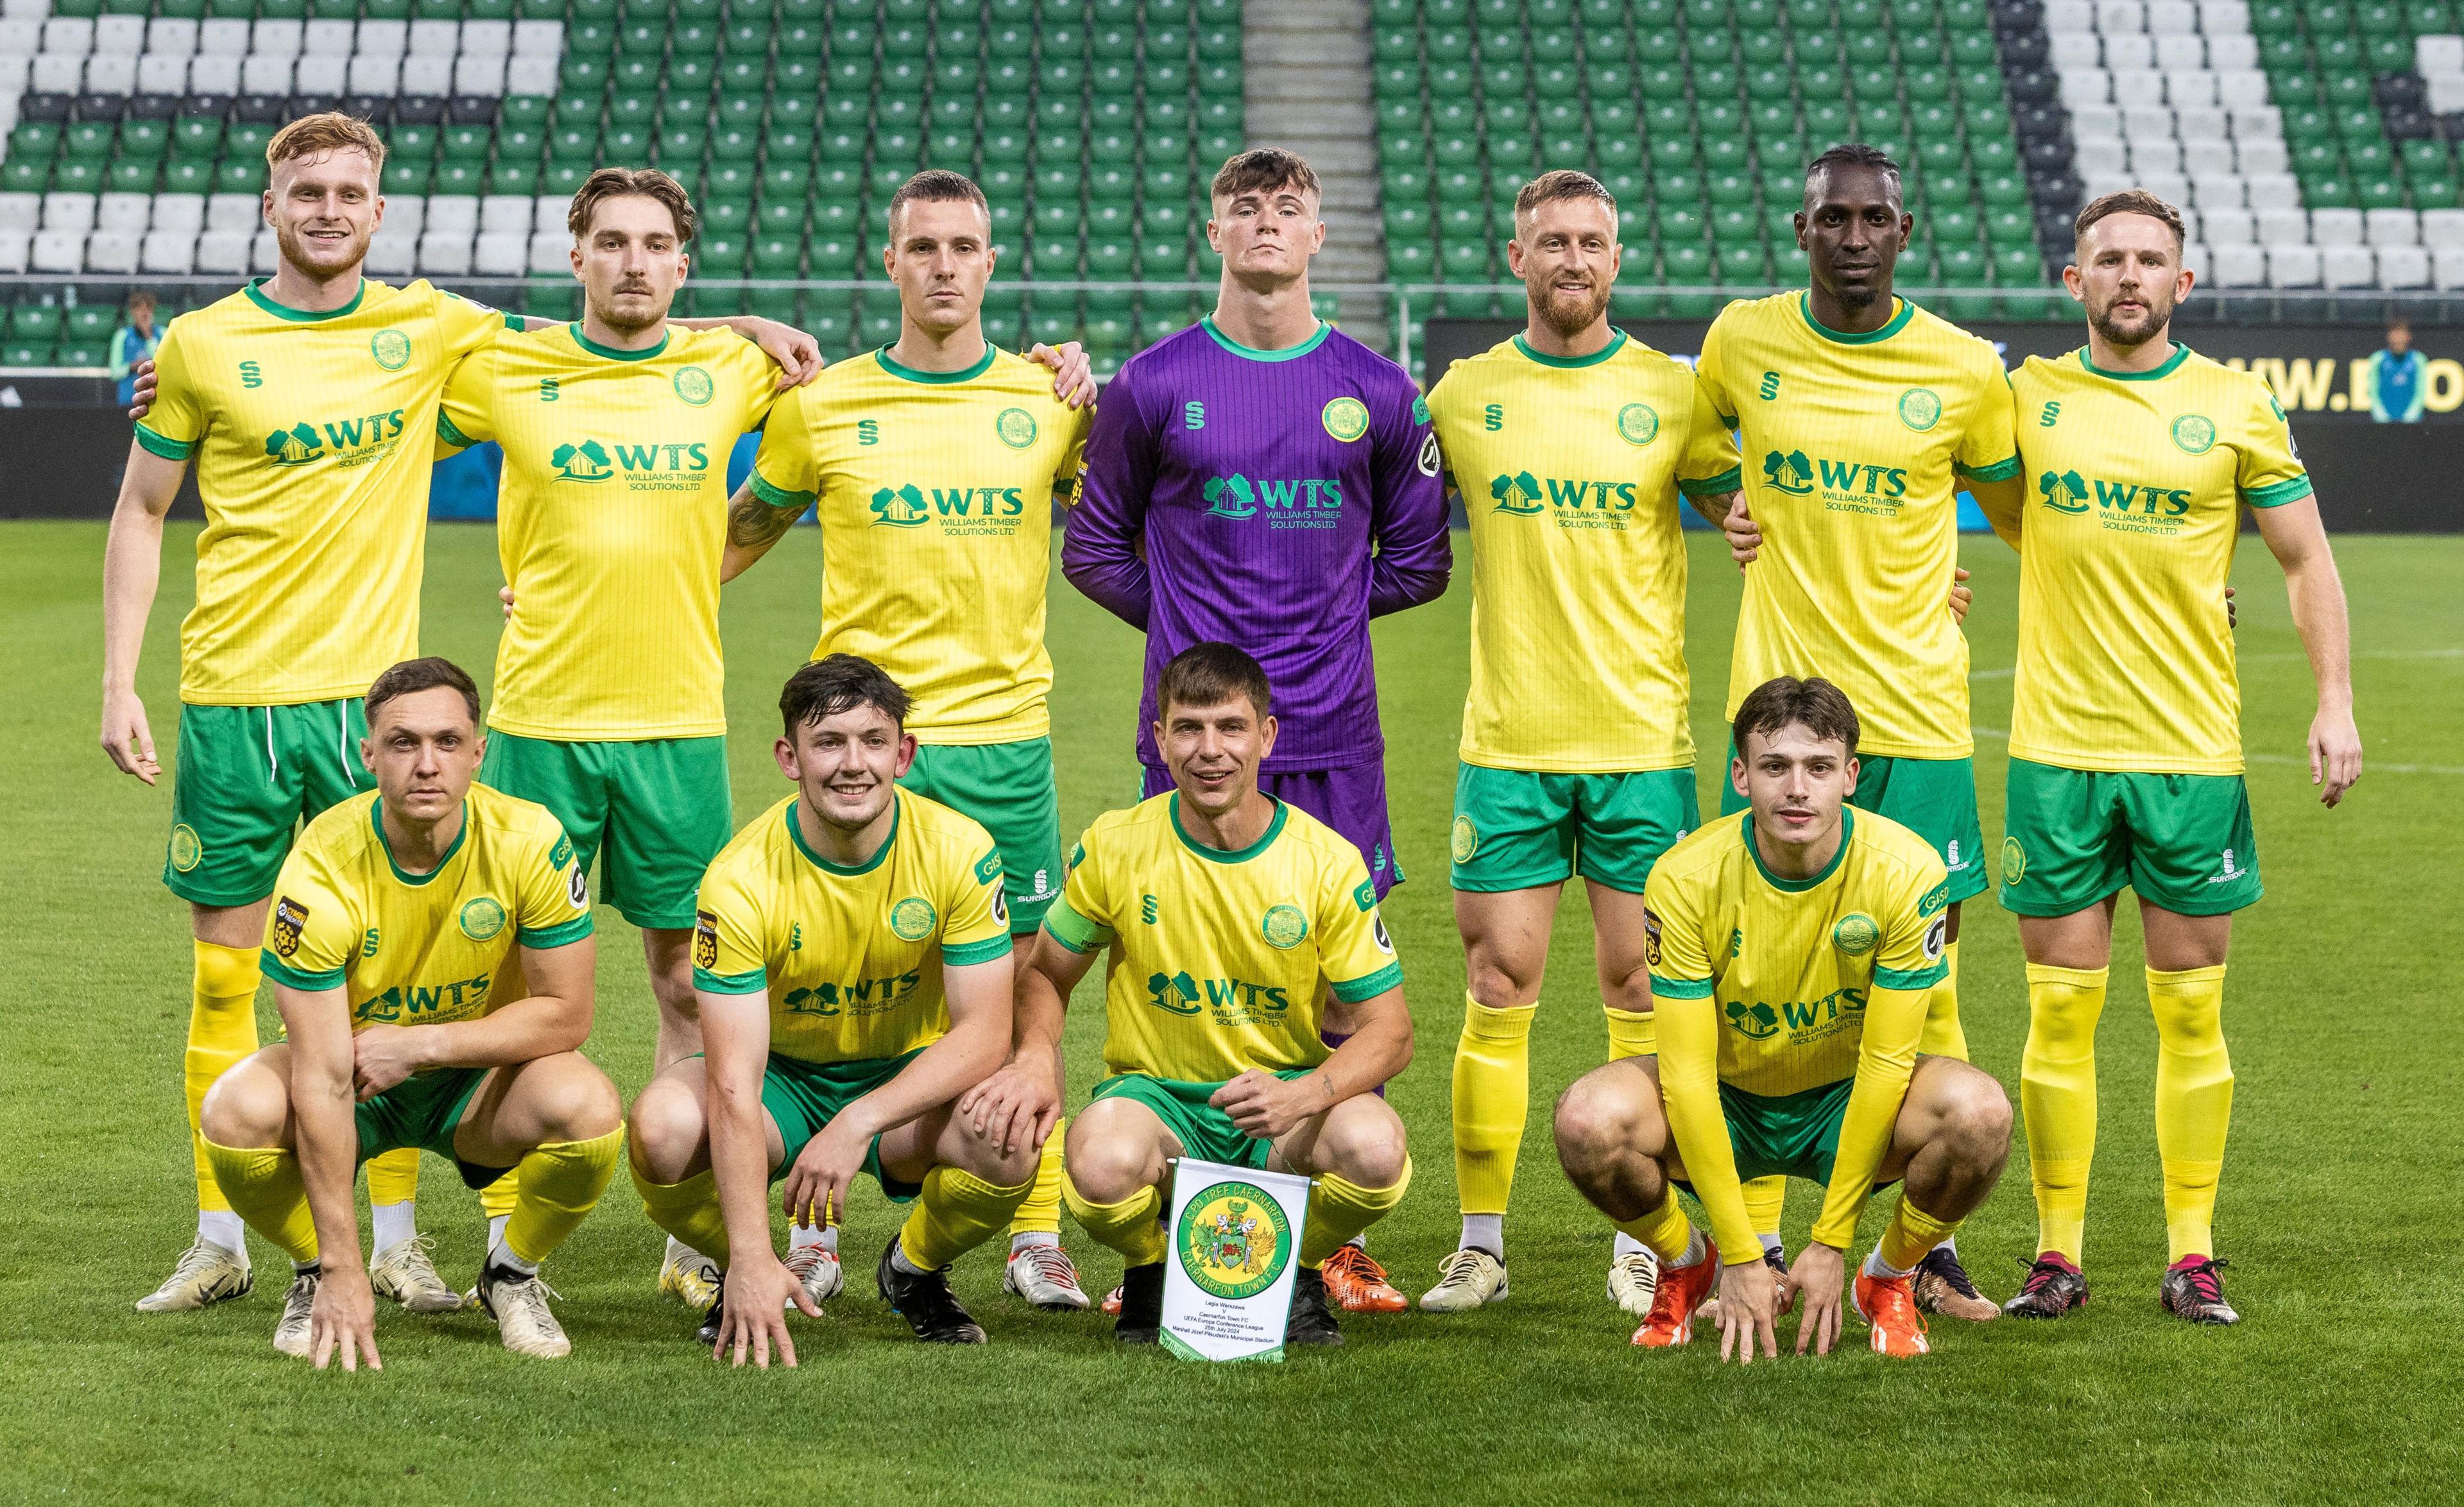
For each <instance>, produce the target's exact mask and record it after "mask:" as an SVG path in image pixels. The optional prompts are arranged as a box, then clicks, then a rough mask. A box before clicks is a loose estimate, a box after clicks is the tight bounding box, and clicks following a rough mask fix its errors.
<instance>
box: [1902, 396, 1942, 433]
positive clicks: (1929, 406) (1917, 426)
mask: <svg viewBox="0 0 2464 1507" xmlns="http://www.w3.org/2000/svg"><path fill="white" fill-rule="evenodd" d="M1900 422H1901V423H1902V424H1904V425H1906V426H1908V427H1909V428H1911V429H1914V430H1916V431H1917V432H1918V433H1919V434H1923V433H1924V432H1925V430H1927V429H1930V428H1932V427H1933V426H1935V425H1937V424H1940V423H1941V422H1942V398H1941V396H1940V395H1939V394H1937V393H1935V392H1934V390H1933V389H1932V388H1930V387H1911V388H1909V389H1908V390H1907V391H1905V392H1903V393H1902V394H1900Z"/></svg>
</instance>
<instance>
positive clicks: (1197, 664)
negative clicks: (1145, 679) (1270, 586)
mask: <svg viewBox="0 0 2464 1507" xmlns="http://www.w3.org/2000/svg"><path fill="white" fill-rule="evenodd" d="M1244 696H1245V697H1247V698H1248V701H1249V705H1250V706H1252V707H1254V708H1256V709H1257V711H1258V715H1259V716H1261V717H1263V716H1265V715H1266V713H1267V711H1268V710H1270V707H1271V702H1272V697H1273V693H1272V692H1271V691H1270V690H1269V689H1268V688H1267V686H1266V670H1265V666H1262V665H1260V664H1259V663H1258V662H1257V660H1256V659H1254V658H1252V657H1251V656H1250V654H1249V652H1248V651H1247V650H1245V649H1243V648H1241V647H1239V646H1237V645H1235V644H1191V645H1190V646H1189V647H1187V648H1185V649H1183V650H1181V651H1180V652H1179V653H1177V654H1176V655H1174V656H1173V657H1172V663H1170V664H1168V665H1166V666H1164V667H1163V673H1162V674H1160V675H1158V676H1156V677H1155V715H1156V716H1157V717H1161V716H1163V715H1164V714H1165V713H1167V712H1169V711H1170V710H1172V709H1173V708H1175V707H1220V706H1221V705H1223V704H1224V703H1225V702H1227V701H1233V700H1237V699H1239V698H1241V697H1244Z"/></svg>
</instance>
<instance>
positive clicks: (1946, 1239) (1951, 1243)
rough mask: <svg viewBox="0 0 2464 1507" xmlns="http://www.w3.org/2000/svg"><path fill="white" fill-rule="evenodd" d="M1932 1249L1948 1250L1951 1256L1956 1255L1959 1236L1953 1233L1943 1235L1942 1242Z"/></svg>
mask: <svg viewBox="0 0 2464 1507" xmlns="http://www.w3.org/2000/svg"><path fill="white" fill-rule="evenodd" d="M1934 1249H1935V1250H1937V1251H1948V1252H1949V1253H1950V1254H1951V1255H1952V1256H1957V1255H1958V1254H1959V1236H1957V1235H1955V1234H1947V1235H1944V1236H1943V1237H1942V1244H1940V1245H1938V1246H1935V1247H1934Z"/></svg>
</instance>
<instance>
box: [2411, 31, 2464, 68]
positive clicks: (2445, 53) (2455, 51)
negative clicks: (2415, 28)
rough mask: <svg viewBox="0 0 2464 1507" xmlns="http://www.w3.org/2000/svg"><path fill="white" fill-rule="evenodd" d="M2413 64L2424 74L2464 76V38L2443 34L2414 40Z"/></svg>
mask: <svg viewBox="0 0 2464 1507" xmlns="http://www.w3.org/2000/svg"><path fill="white" fill-rule="evenodd" d="M2412 64H2413V67H2414V68H2416V69H2418V70H2419V71H2420V72H2422V73H2423V74H2464V36H2458V35H2455V34H2454V33H2447V32H2442V33H2434V34H2432V35H2429V36H2419V37H2415V38H2413V43H2412Z"/></svg>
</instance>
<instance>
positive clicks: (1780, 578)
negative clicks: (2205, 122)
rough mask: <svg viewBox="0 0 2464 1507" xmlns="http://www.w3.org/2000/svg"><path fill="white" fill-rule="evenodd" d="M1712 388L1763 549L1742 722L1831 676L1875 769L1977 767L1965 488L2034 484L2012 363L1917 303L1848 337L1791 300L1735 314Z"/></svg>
mask: <svg viewBox="0 0 2464 1507" xmlns="http://www.w3.org/2000/svg"><path fill="white" fill-rule="evenodd" d="M1698 371H1699V373H1700V375H1701V377H1702V379H1703V382H1704V385H1705V387H1707V388H1708V389H1709V390H1710V394H1711V402H1712V404H1713V405H1714V406H1716V407H1717V408H1718V409H1719V410H1720V413H1721V415H1722V416H1723V417H1725V418H1727V419H1729V420H1730V421H1732V422H1733V423H1734V424H1735V425H1736V426H1737V437H1738V441H1739V444H1740V446H1741V448H1742V449H1743V450H1744V468H1745V493H1746V502H1747V506H1748V508H1749V510H1750V511H1751V512H1752V513H1753V516H1754V519H1755V521H1756V522H1758V523H1759V524H1761V525H1762V535H1763V544H1762V553H1761V557H1759V558H1758V559H1756V560H1755V561H1754V562H1753V563H1752V564H1751V565H1749V566H1748V567H1746V597H1745V602H1744V605H1743V606H1742V607H1741V608H1740V609H1739V611H1738V616H1737V644H1736V650H1735V653H1734V654H1733V655H1732V656H1731V657H1730V659H1729V667H1728V698H1727V715H1729V716H1731V717H1733V716H1735V715H1736V711H1737V704H1738V703H1739V702H1741V701H1743V700H1745V698H1746V696H1747V694H1748V693H1749V691H1751V690H1752V689H1753V688H1755V687H1757V686H1759V685H1761V684H1762V683H1763V682H1765V681H1767V680H1770V679H1771V678H1772V677H1773V676H1777V675H1803V676H1813V675H1819V676H1822V677H1823V678H1824V679H1826V680H1829V681H1831V682H1832V683H1833V684H1835V685H1837V687H1838V688H1840V689H1841V690H1843V691H1846V692H1847V693H1848V699H1849V700H1850V701H1851V702H1852V703H1854V704H1855V705H1856V708H1857V716H1858V718H1859V721H1860V722H1861V723H1862V724H1863V728H1864V732H1863V735H1862V737H1860V738H1859V745H1858V746H1859V749H1860V750H1861V751H1862V752H1864V753H1881V754H1887V755H1891V756H1895V757H1904V758H1966V757H1968V756H1969V754H1970V753H1972V752H1973V751H1974V744H1973V743H1972V742H1971V740H1970V738H1969V723H1968V640H1967V639H1966V638H1964V637H1963V636H1962V635H1961V634H1960V631H1959V624H1958V622H1956V621H1954V620H1953V619H1952V617H1951V615H1950V602H1949V595H1950V587H1951V573H1952V572H1953V571H1954V570H1956V569H1957V568H1958V565H1959V513H1958V500H1957V498H1958V491H1959V478H1960V477H1963V476H1965V477H1970V478H1973V479H1975V480H1978V481H2001V480H2006V479H2008V478H2010V477H2012V476H2015V475H2017V474H2018V473H2019V461H2018V451H2017V448H2016V445H2015V444H2014V442H2013V439H2012V437H2011V396H2010V388H2009V384H2008V380H2007V379H2006V378H2005V376H2004V375H2003V370H2002V360H2001V358H2000V357H1998V356H1996V355H1995V354H1994V353H1993V348H1992V347H1991V346H1990V345H1988V344H1986V343H1985V342H1984V341H1983V340H1980V339H1977V338H1976V337H1974V336H1972V335H1969V333H1968V332H1966V331H1965V330H1962V329H1960V328H1959V327H1957V326H1956V325H1953V324H1949V323H1947V322H1946V321H1944V320H1942V319H1939V318H1936V317H1934V316H1932V315H1930V314H1927V313H1926V312H1925V310H1923V309H1920V308H1918V307H1917V306H1916V305H1914V304H1912V303H1907V302H1904V301H1902V302H1900V303H1899V305H1898V312H1897V313H1895V314H1894V315H1893V316H1892V317H1891V319H1890V322H1889V323H1887V324H1885V325H1883V326H1882V327H1881V329H1879V330H1876V331H1875V332H1873V333H1872V334H1870V335H1841V334H1839V333H1838V332H1837V331H1834V330H1827V329H1824V328H1823V327H1822V326H1820V325H1818V324H1816V323H1815V319H1814V315H1813V312H1812V310H1811V308H1810V307H1809V305H1808V303H1807V299H1806V295H1804V294H1802V293H1791V294H1782V295H1776V296H1773V297H1769V298H1756V299H1751V300H1741V301H1739V302H1736V303H1732V304H1730V305H1728V306H1727V308H1726V309H1724V310H1722V311H1721V313H1720V317H1718V318H1717V319H1715V320H1713V321H1712V323H1711V329H1710V332H1709V333H1708V334H1706V335H1705V336H1704V338H1703V356H1702V362H1701V365H1700V367H1699V368H1698Z"/></svg>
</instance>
